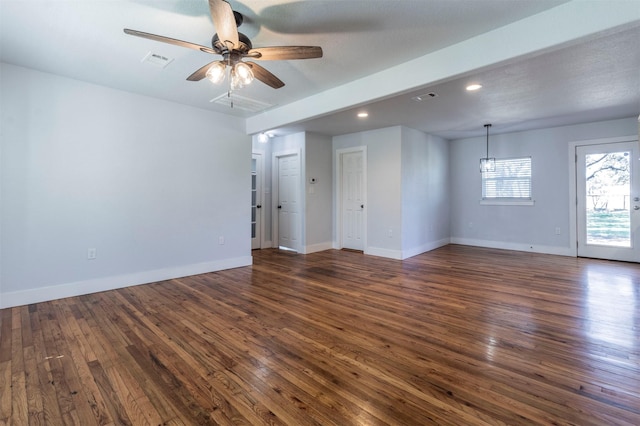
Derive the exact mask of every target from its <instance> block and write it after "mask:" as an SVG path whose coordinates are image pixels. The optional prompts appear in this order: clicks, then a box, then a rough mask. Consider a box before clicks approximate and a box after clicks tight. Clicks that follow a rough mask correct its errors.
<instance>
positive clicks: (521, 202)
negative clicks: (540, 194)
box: [480, 199, 536, 206]
mask: <svg viewBox="0 0 640 426" xmlns="http://www.w3.org/2000/svg"><path fill="white" fill-rule="evenodd" d="M535 203H536V202H535V201H534V200H500V199H495V200H480V205H483V206H533V205H534V204H535Z"/></svg>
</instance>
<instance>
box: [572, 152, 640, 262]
mask: <svg viewBox="0 0 640 426" xmlns="http://www.w3.org/2000/svg"><path fill="white" fill-rule="evenodd" d="M576 161H577V167H576V172H577V180H576V182H577V196H578V199H577V204H578V210H577V211H578V217H577V219H578V220H577V223H578V256H584V257H596V258H602V259H612V260H623V261H634V262H638V261H640V241H639V238H640V235H639V234H640V232H639V229H638V225H639V223H640V198H639V197H640V193H639V187H640V185H639V184H638V170H637V169H638V146H637V142H622V143H611V144H602V145H589V146H578V147H577V148H576Z"/></svg>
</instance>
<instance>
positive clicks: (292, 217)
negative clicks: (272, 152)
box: [277, 154, 301, 251]
mask: <svg viewBox="0 0 640 426" xmlns="http://www.w3.org/2000/svg"><path fill="white" fill-rule="evenodd" d="M299 198H300V161H299V157H298V155H297V154H292V155H285V156H282V157H278V205H277V209H278V247H279V248H282V249H289V250H295V251H300V214H301V210H300V200H299Z"/></svg>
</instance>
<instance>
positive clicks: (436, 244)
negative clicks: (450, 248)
mask: <svg viewBox="0 0 640 426" xmlns="http://www.w3.org/2000/svg"><path fill="white" fill-rule="evenodd" d="M450 242H451V240H450V239H449V238H443V239H442V240H438V241H431V242H429V243H427V244H423V245H421V246H419V247H415V248H412V249H409V250H403V251H402V259H403V260H404V259H408V258H410V257H413V256H417V255H419V254H422V253H426V252H428V251H431V250H435V249H437V248H440V247H444V246H446V245H447V244H449V243H450Z"/></svg>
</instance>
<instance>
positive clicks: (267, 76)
mask: <svg viewBox="0 0 640 426" xmlns="http://www.w3.org/2000/svg"><path fill="white" fill-rule="evenodd" d="M245 63H246V64H248V65H249V66H250V67H251V71H252V72H253V76H254V77H255V78H257V79H258V80H260V81H261V82H263V83H264V84H266V85H267V86H271V87H273V88H274V89H279V88H281V87H282V86H284V83H283V82H282V80H280V79H279V78H278V77H276V76H275V75H273V74H272V73H271V71H267V70H266V69H265V68H263V67H261V66H260V65H258V64H256V63H255V62H249V61H246V62H245Z"/></svg>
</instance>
